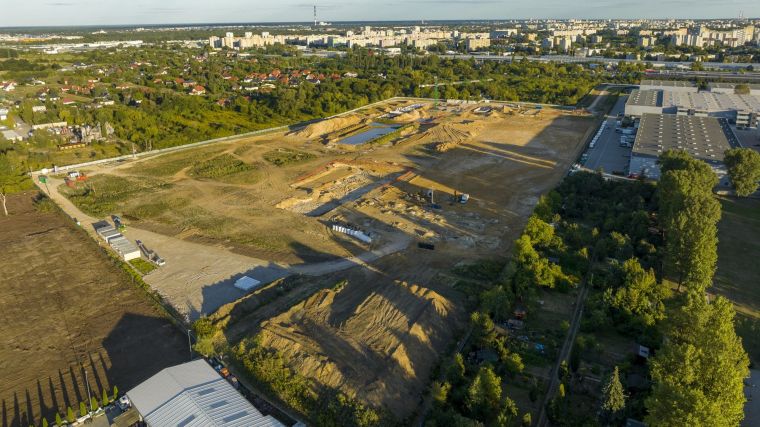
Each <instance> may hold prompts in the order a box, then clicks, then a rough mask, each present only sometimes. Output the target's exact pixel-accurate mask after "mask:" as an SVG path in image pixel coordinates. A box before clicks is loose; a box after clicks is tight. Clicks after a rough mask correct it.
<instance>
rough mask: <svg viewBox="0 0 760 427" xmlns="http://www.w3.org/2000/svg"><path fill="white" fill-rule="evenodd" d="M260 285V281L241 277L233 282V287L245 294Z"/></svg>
mask: <svg viewBox="0 0 760 427" xmlns="http://www.w3.org/2000/svg"><path fill="white" fill-rule="evenodd" d="M260 285H261V282H260V281H258V280H256V279H254V278H252V277H248V276H243V277H241V278H239V279H237V280H236V281H235V287H236V288H238V289H240V290H241V291H245V292H248V291H251V290H253V289H256V288H258V287H259V286H260Z"/></svg>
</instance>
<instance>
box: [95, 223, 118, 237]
mask: <svg viewBox="0 0 760 427" xmlns="http://www.w3.org/2000/svg"><path fill="white" fill-rule="evenodd" d="M111 231H116V229H115V228H114V227H113V226H112V225H104V226H102V227H99V228H97V229H96V230H95V232H96V233H98V236H100V237H103V235H104V234H105V233H108V232H111Z"/></svg>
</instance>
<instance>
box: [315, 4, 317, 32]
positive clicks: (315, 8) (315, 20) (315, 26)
mask: <svg viewBox="0 0 760 427" xmlns="http://www.w3.org/2000/svg"><path fill="white" fill-rule="evenodd" d="M314 26H315V27H316V26H317V5H316V4H315V5H314Z"/></svg>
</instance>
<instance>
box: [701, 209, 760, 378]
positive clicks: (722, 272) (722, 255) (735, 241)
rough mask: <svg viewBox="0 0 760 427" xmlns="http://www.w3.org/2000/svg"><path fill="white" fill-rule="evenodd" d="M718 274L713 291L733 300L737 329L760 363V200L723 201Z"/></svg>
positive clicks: (748, 349)
mask: <svg viewBox="0 0 760 427" xmlns="http://www.w3.org/2000/svg"><path fill="white" fill-rule="evenodd" d="M721 204H722V205H723V218H722V219H721V221H720V223H719V224H718V238H719V239H720V242H719V243H718V272H717V274H716V276H715V281H714V285H713V288H712V291H713V292H715V293H717V294H720V295H724V296H726V297H727V298H729V299H731V300H732V301H733V302H734V303H735V304H736V308H737V312H738V316H737V324H738V326H737V328H738V331H739V334H740V335H741V336H742V339H743V340H744V346H745V348H746V349H747V352H748V353H749V354H750V358H751V359H752V361H753V363H754V364H755V365H757V364H758V363H760V262H758V254H760V200H752V199H728V198H726V199H721Z"/></svg>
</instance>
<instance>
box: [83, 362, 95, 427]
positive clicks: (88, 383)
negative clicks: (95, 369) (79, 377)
mask: <svg viewBox="0 0 760 427" xmlns="http://www.w3.org/2000/svg"><path fill="white" fill-rule="evenodd" d="M82 370H83V371H84V383H85V385H86V386H87V401H88V402H89V405H90V415H92V413H93V412H94V411H95V409H93V407H92V395H90V380H88V379H87V369H85V368H84V366H82Z"/></svg>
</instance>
